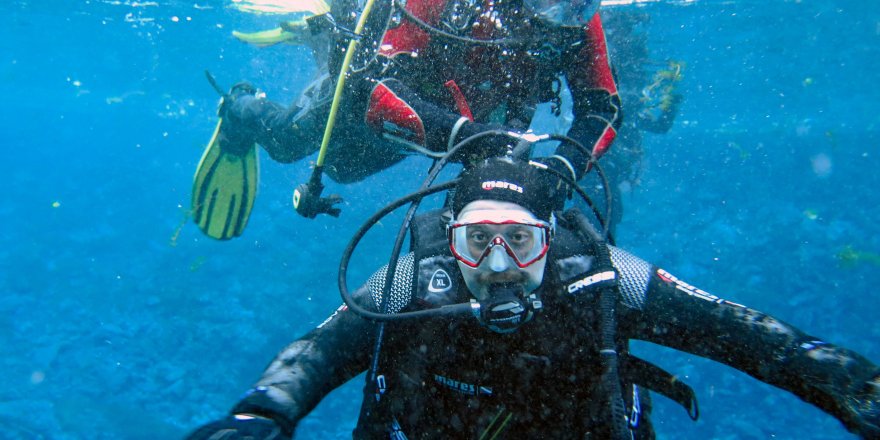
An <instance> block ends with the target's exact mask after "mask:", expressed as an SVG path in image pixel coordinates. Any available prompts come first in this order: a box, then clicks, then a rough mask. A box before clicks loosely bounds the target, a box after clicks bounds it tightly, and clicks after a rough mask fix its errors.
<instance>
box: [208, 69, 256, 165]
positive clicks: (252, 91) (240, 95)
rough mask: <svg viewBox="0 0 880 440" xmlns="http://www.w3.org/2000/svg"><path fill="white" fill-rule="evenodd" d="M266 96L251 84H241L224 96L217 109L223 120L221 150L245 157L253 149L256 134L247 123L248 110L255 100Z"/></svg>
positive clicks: (233, 87)
mask: <svg viewBox="0 0 880 440" xmlns="http://www.w3.org/2000/svg"><path fill="white" fill-rule="evenodd" d="M265 96H266V95H265V94H264V93H262V92H260V91H259V89H257V88H256V87H254V86H253V84H251V83H249V82H240V83H238V84H236V85H234V86H232V88H231V89H230V90H229V93H227V94H225V95H223V98H221V99H220V106H219V108H218V109H217V115H218V116H220V118H221V119H222V120H223V123H222V124H221V125H220V148H222V149H223V151H225V152H227V153H233V154H238V155H244V154H246V153H247V152H248V151H249V150H250V148H251V147H253V145H254V139H255V137H256V133H254V132H253V130H252V128H251V127H250V125H249V124H248V123H247V114H248V110H247V109H248V106H249V105H251V104H252V103H253V102H254V101H255V100H257V99H261V98H264V97H265ZM251 113H252V112H251Z"/></svg>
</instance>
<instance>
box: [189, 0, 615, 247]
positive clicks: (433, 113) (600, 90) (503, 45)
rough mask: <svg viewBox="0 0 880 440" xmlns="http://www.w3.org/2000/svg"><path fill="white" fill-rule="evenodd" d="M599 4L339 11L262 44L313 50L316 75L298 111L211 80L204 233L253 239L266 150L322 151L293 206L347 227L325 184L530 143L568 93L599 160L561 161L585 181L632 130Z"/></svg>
mask: <svg viewBox="0 0 880 440" xmlns="http://www.w3.org/2000/svg"><path fill="white" fill-rule="evenodd" d="M599 3H600V2H599V1H598V0H558V1H550V0H485V1H482V0H481V1H477V0H443V1H434V0H430V1H429V0H408V1H406V2H403V1H401V0H391V1H382V2H375V4H374V2H373V0H366V1H364V2H359V1H354V0H335V1H333V2H332V5H331V6H330V12H329V13H322V14H316V15H314V16H311V17H309V18H307V19H305V20H302V21H299V22H290V23H286V24H283V25H282V28H279V29H278V32H274V31H273V32H270V36H265V35H264V34H260V36H259V37H254V40H252V41H253V42H254V43H255V44H261V45H265V44H271V42H272V38H273V36H274V37H280V36H283V35H287V36H292V37H293V38H295V39H296V40H297V41H301V42H303V43H306V44H308V45H309V46H311V48H312V51H313V53H314V54H315V55H316V60H317V62H318V70H319V75H318V78H317V79H316V80H315V81H314V82H313V83H312V84H311V85H310V86H308V87H307V88H306V90H305V91H304V92H303V93H302V95H301V96H300V98H299V100H298V101H297V102H296V104H295V105H293V106H290V107H284V106H282V105H279V104H277V103H274V102H272V101H270V100H269V99H267V98H266V96H265V93H263V92H261V91H260V90H258V89H257V88H256V87H254V86H253V85H251V84H248V83H239V84H237V85H235V86H234V87H232V89H231V90H230V91H228V92H225V91H222V89H221V88H220V87H219V86H217V84H216V82H214V81H213V79H211V81H212V84H213V85H214V87H215V88H216V89H218V91H221V94H222V95H223V99H222V100H221V105H220V107H219V112H218V113H219V115H220V121H219V123H218V124H217V128H216V130H215V132H214V136H213V137H212V139H211V142H210V143H209V146H208V148H207V149H206V151H205V153H204V155H203V158H202V160H201V162H200V164H199V168H198V170H197V173H196V176H195V179H194V186H193V200H192V207H193V216H194V220H195V222H196V223H197V224H198V225H199V227H200V228H201V229H202V231H204V232H205V233H206V234H207V235H209V236H211V237H214V238H217V239H221V240H222V239H230V238H234V237H236V236H239V235H240V234H241V233H242V231H243V230H244V227H245V225H246V224H247V219H248V216H249V215H250V212H251V209H252V207H253V202H254V198H255V196H256V188H257V174H258V163H257V162H258V156H257V154H256V145H257V144H259V145H260V146H262V147H263V149H265V150H266V152H267V153H268V154H269V156H270V157H271V158H272V159H274V160H276V161H278V162H283V163H290V162H295V161H298V160H301V159H303V158H304V157H306V156H308V155H311V154H312V153H314V152H315V151H319V147H320V151H319V154H318V158H317V161H316V166H315V167H314V169H313V174H312V177H311V179H310V180H309V182H308V183H306V184H302V185H299V186H298V187H297V188H296V191H294V206H295V207H296V210H297V212H298V213H300V214H301V215H303V216H305V217H308V218H314V217H315V216H317V215H319V214H330V215H334V216H337V215H339V212H340V211H339V208H338V207H336V205H337V204H338V203H339V202H340V201H341V198H340V197H339V196H338V195H330V196H328V197H322V196H321V191H322V190H323V184H322V183H321V175H322V174H323V173H326V174H327V175H328V176H329V177H330V178H332V179H333V180H335V181H337V182H340V183H349V182H356V181H360V180H362V179H364V178H365V177H367V176H369V175H372V174H374V173H377V172H379V171H382V170H384V169H386V168H388V167H390V166H392V165H394V164H396V163H397V162H399V161H401V160H403V159H404V158H405V157H407V156H408V155H411V154H418V155H427V156H430V157H434V158H436V157H439V156H441V155H443V154H445V153H446V151H447V150H448V149H449V147H450V146H452V145H454V144H456V143H457V142H459V141H460V140H462V139H464V138H467V137H469V136H472V135H474V134H476V133H480V132H485V131H487V130H494V129H499V128H503V129H504V130H507V131H511V132H517V133H525V132H527V131H528V130H529V125H530V122H531V120H532V117H533V115H534V112H535V106H536V105H537V104H539V103H547V102H550V103H555V109H556V111H558V107H559V105H558V104H559V101H560V93H562V90H564V88H566V87H567V88H568V90H570V92H571V95H572V96H573V113H574V120H573V123H572V126H571V128H570V130H569V131H568V133H567V134H568V136H570V137H572V138H575V139H578V140H579V141H580V142H581V143H583V144H585V145H589V146H590V147H592V149H591V150H592V152H593V156H592V157H588V156H585V155H584V154H583V153H582V152H581V151H580V150H577V149H574V148H570V147H569V146H567V145H560V146H559V147H558V148H557V150H556V151H555V153H556V154H555V155H554V156H553V158H552V159H550V160H554V161H558V162H560V163H561V164H562V165H564V166H565V167H566V168H567V169H568V170H569V173H570V175H571V176H572V178H573V179H574V180H578V179H580V177H581V176H582V175H583V174H584V173H585V172H586V170H587V169H588V168H589V165H588V164H589V163H590V161H591V160H595V159H598V158H599V157H600V156H602V155H603V154H604V153H605V152H606V151H607V150H608V148H609V147H610V145H611V143H612V141H613V140H614V138H615V136H616V132H617V129H618V128H619V126H620V123H621V112H620V99H619V97H618V94H617V86H616V84H615V80H614V78H613V75H612V71H611V65H610V60H609V57H608V52H607V48H606V45H605V37H604V31H603V27H602V20H601V18H600V16H599V14H598V12H597V11H598V8H599ZM316 9H321V8H316ZM238 36H239V37H241V34H238ZM245 41H247V40H245ZM336 72H339V77H338V79H337V78H336V77H335V76H334V75H336ZM209 79H210V77H209ZM334 87H335V89H334ZM340 106H342V107H341V109H344V110H342V111H340V110H341V109H340ZM328 115H329V116H328ZM336 125H338V126H339V128H338V129H337V130H336V134H332V132H333V127H334V126H336ZM331 135H332V136H331ZM331 138H332V141H331ZM389 140H390V141H391V142H389ZM496 145H497V142H492V141H491V139H486V140H485V142H483V143H482V144H475V145H474V146H473V148H472V149H470V150H469V151H462V152H461V154H460V157H456V158H453V159H454V160H456V161H458V162H462V163H464V162H469V161H478V160H480V159H482V158H485V157H492V156H497V155H499V154H501V153H503V151H504V149H503V148H499V147H497V146H496Z"/></svg>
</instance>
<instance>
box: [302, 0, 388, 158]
mask: <svg viewBox="0 0 880 440" xmlns="http://www.w3.org/2000/svg"><path fill="white" fill-rule="evenodd" d="M374 1H375V0H367V4H366V5H364V10H363V12H361V16H360V18H358V22H357V25H356V26H355V28H354V33H355V35H356V36H360V35H361V32H362V31H363V30H364V25H365V24H366V22H367V17H368V16H369V15H370V10H371V9H373V2H374ZM357 45H358V39H357V38H352V39H351V41H349V42H348V51H347V52H346V53H345V59H344V60H343V61H342V68H341V69H339V79H337V80H336V91H335V92H334V93H333V103H332V104H330V115H329V116H328V117H327V126H326V127H324V138H323V139H322V140H321V150H320V151H319V152H318V161H317V163H316V165H317V167H323V166H324V156H326V155H327V145H329V144H330V135H331V134H332V133H333V126H334V125H335V124H336V112H338V111H339V102H340V101H342V90H343V88H344V87H345V77H346V76H348V67H349V66H350V65H351V59H352V57H354V51H355V49H357Z"/></svg>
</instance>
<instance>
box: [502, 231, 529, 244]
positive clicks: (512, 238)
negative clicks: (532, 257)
mask: <svg viewBox="0 0 880 440" xmlns="http://www.w3.org/2000/svg"><path fill="white" fill-rule="evenodd" d="M507 241H508V243H510V245H512V246H525V245H528V244H531V241H532V234H530V233H529V231H526V230H524V229H515V230H513V231H511V232H510V233H508V234H507Z"/></svg>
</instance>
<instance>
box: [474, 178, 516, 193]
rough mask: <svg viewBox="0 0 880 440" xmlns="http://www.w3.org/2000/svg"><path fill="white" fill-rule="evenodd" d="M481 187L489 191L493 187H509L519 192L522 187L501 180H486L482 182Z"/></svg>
mask: <svg viewBox="0 0 880 440" xmlns="http://www.w3.org/2000/svg"><path fill="white" fill-rule="evenodd" d="M483 189H485V190H487V191H489V190H493V189H509V190H511V191H516V192H518V193H520V194H522V193H523V189H522V187H521V186H519V185H516V184H513V183H510V182H502V181H500V180H488V181H485V182H483Z"/></svg>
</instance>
